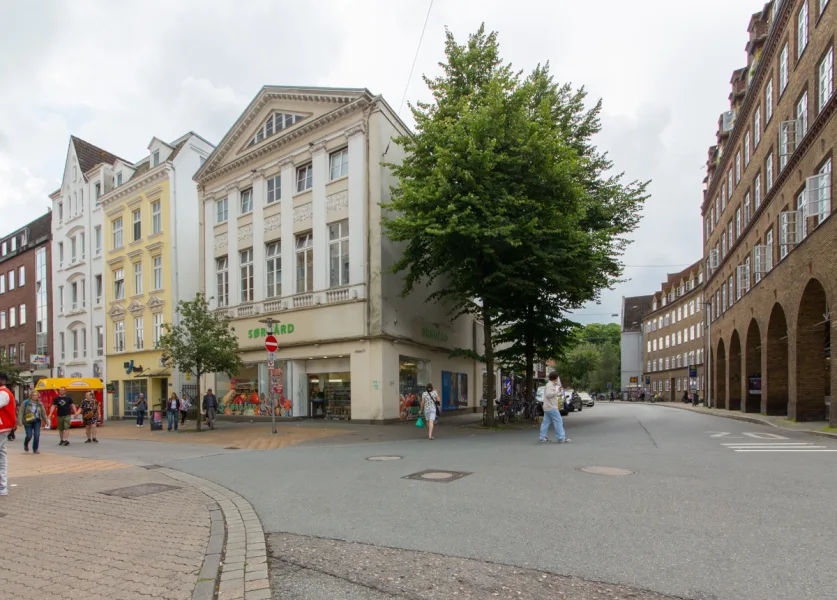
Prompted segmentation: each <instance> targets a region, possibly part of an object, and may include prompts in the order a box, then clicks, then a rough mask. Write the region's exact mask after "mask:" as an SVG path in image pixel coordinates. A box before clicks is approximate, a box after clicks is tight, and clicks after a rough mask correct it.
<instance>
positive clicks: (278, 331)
mask: <svg viewBox="0 0 837 600" xmlns="http://www.w3.org/2000/svg"><path fill="white" fill-rule="evenodd" d="M293 332H294V326H293V324H292V323H287V324H284V325H279V324H277V325H276V326H275V327H274V328H273V335H286V334H288V333H293ZM266 336H267V329H266V328H265V327H257V328H256V329H250V330H249V331H247V338H248V339H251V340H252V339H256V338H260V337H266Z"/></svg>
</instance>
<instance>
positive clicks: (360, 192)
mask: <svg viewBox="0 0 837 600" xmlns="http://www.w3.org/2000/svg"><path fill="white" fill-rule="evenodd" d="M346 137H348V138H349V261H350V262H349V283H350V284H352V285H355V284H358V283H363V282H364V281H365V279H366V236H367V231H368V230H369V227H368V221H369V216H368V211H367V203H366V185H367V178H366V169H367V166H366V133H365V131H364V128H363V125H358V126H356V127H352V128H351V129H349V130H348V131H347V132H346Z"/></svg>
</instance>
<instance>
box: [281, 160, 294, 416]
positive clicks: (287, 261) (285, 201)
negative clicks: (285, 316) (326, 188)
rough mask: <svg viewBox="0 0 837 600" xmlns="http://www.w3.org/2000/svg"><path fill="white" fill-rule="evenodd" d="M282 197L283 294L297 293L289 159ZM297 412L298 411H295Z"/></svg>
mask: <svg viewBox="0 0 837 600" xmlns="http://www.w3.org/2000/svg"><path fill="white" fill-rule="evenodd" d="M279 168H280V169H281V177H282V182H281V189H282V197H281V199H280V200H279V202H280V203H281V204H280V207H279V211H280V213H281V215H282V225H281V226H282V296H283V297H285V296H291V295H293V294H294V293H296V288H294V269H295V268H296V258H295V256H294V243H295V242H294V190H295V189H296V188H295V187H294V183H295V182H294V163H293V161H292V160H290V159H288V160H285V161H283V162H282V163H280V165H279ZM294 414H296V411H294Z"/></svg>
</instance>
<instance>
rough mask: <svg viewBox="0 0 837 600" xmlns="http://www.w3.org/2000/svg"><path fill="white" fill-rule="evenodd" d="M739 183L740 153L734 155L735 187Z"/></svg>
mask: <svg viewBox="0 0 837 600" xmlns="http://www.w3.org/2000/svg"><path fill="white" fill-rule="evenodd" d="M739 181H741V151H740V150H739V151H738V153H737V154H736V155H735V185H738V182H739Z"/></svg>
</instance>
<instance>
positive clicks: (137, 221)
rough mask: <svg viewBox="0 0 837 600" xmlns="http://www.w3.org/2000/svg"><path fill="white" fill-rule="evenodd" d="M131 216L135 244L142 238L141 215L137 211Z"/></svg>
mask: <svg viewBox="0 0 837 600" xmlns="http://www.w3.org/2000/svg"><path fill="white" fill-rule="evenodd" d="M131 215H132V218H133V221H134V241H135V242H136V241H137V240H139V239H140V238H141V237H142V213H141V212H140V210H139V209H137V210H135V211H134V212H133V213H131Z"/></svg>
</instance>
